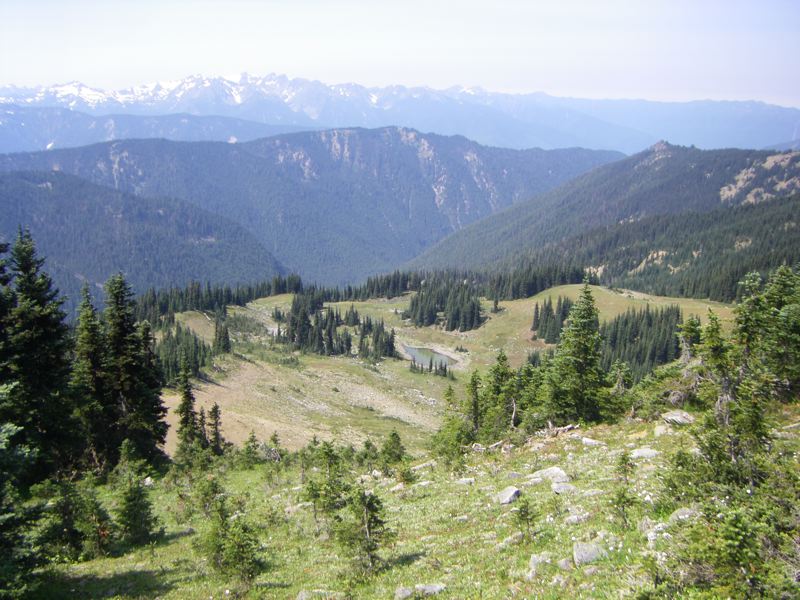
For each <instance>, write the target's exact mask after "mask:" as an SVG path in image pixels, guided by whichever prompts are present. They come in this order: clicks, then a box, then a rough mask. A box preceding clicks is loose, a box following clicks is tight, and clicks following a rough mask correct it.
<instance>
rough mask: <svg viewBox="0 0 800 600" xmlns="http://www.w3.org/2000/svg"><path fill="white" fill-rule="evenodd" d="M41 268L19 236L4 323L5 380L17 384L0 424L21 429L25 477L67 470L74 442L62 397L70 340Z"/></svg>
mask: <svg viewBox="0 0 800 600" xmlns="http://www.w3.org/2000/svg"><path fill="white" fill-rule="evenodd" d="M43 266H44V259H43V258H39V256H38V255H37V253H36V247H35V245H34V242H33V239H32V238H31V235H30V232H28V231H20V233H19V235H18V236H17V239H16V242H15V243H14V246H13V248H12V250H11V272H12V275H13V282H14V303H13V305H12V306H11V310H10V311H9V313H8V316H7V321H6V324H4V328H5V329H6V335H7V336H8V348H7V349H8V351H9V356H8V364H7V370H8V377H9V380H10V381H13V382H16V385H15V386H14V388H13V389H12V390H11V392H10V393H9V394H8V396H7V399H6V401H5V402H3V403H2V404H0V422H9V423H13V424H14V425H17V426H19V427H22V430H21V431H20V432H19V436H20V439H19V440H18V441H19V443H20V444H23V445H25V446H28V447H30V448H32V449H35V450H36V451H37V463H36V466H35V468H34V469H33V471H32V472H31V473H29V475H36V474H39V475H41V474H44V473H46V472H48V471H50V470H52V469H54V468H57V467H59V466H63V465H65V464H66V463H67V462H68V461H69V460H70V459H71V457H72V453H73V450H74V444H75V442H76V440H75V436H74V431H75V427H74V423H73V422H72V420H71V417H70V415H71V413H72V410H71V407H70V404H69V400H68V398H67V395H66V394H65V391H66V387H67V380H68V377H69V362H68V356H67V352H68V350H69V337H68V329H67V325H66V324H65V322H64V318H65V315H64V312H63V311H62V310H61V305H62V303H63V300H62V299H60V298H59V297H58V290H57V289H56V288H55V287H54V286H53V281H52V279H51V278H50V276H49V275H48V274H47V273H46V272H44V271H43V270H42V267H43Z"/></svg>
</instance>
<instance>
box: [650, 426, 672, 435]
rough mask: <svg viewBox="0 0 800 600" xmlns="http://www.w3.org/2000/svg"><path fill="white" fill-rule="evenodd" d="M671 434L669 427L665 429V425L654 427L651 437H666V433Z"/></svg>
mask: <svg viewBox="0 0 800 600" xmlns="http://www.w3.org/2000/svg"><path fill="white" fill-rule="evenodd" d="M671 432H672V430H671V429H670V428H669V427H667V426H666V425H656V426H655V427H654V428H653V435H654V436H656V437H661V436H662V435H667V434H668V433H671Z"/></svg>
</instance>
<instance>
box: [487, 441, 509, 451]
mask: <svg viewBox="0 0 800 600" xmlns="http://www.w3.org/2000/svg"><path fill="white" fill-rule="evenodd" d="M505 443H506V441H505V440H500V441H499V442H495V443H494V444H491V445H490V446H489V447H488V448H487V450H489V451H492V450H499V449H500V448H502V447H503V444H505Z"/></svg>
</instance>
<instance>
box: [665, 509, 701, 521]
mask: <svg viewBox="0 0 800 600" xmlns="http://www.w3.org/2000/svg"><path fill="white" fill-rule="evenodd" d="M699 516H700V513H699V512H698V511H696V510H695V509H693V508H688V507H685V506H684V507H683V508H679V509H677V510H676V511H674V512H673V513H672V514H671V515H670V516H669V519H667V522H668V523H669V524H670V525H674V524H675V523H682V522H683V521H690V520H692V519H695V518H697V517H699Z"/></svg>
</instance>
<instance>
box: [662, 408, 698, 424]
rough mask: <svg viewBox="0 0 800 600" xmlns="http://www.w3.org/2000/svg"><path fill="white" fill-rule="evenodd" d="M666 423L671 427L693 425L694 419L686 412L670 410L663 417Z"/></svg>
mask: <svg viewBox="0 0 800 600" xmlns="http://www.w3.org/2000/svg"><path fill="white" fill-rule="evenodd" d="M661 418H662V419H663V420H664V422H665V423H669V424H670V425H691V424H692V423H694V417H693V416H692V415H690V414H689V413H688V412H686V411H685V410H670V411H668V412H665V413H664V414H663V415H661Z"/></svg>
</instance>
